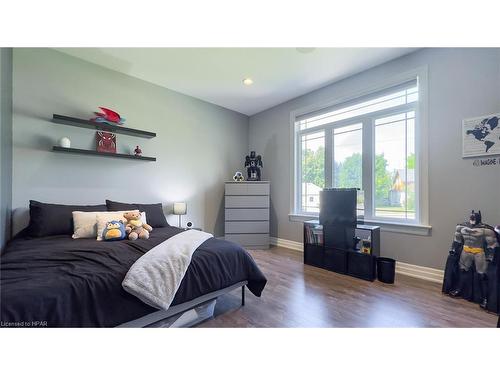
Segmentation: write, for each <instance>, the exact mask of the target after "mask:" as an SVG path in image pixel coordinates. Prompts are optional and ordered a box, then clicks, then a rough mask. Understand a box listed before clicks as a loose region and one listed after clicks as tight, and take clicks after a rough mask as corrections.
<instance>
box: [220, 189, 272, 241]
mask: <svg viewBox="0 0 500 375" xmlns="http://www.w3.org/2000/svg"><path fill="white" fill-rule="evenodd" d="M225 192H226V194H225V238H226V240H228V241H233V242H236V243H239V244H240V245H241V246H243V247H245V248H248V249H268V248H269V194H270V185H269V181H245V182H226V189H225Z"/></svg>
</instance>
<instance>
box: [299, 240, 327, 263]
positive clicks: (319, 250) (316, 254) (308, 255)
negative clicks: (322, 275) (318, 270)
mask: <svg viewBox="0 0 500 375" xmlns="http://www.w3.org/2000/svg"><path fill="white" fill-rule="evenodd" d="M324 253H325V250H324V248H323V246H318V245H306V246H305V247H304V263H305V264H308V265H310V266H315V267H323V266H324Z"/></svg>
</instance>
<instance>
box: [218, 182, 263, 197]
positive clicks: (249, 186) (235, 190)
mask: <svg viewBox="0 0 500 375" xmlns="http://www.w3.org/2000/svg"><path fill="white" fill-rule="evenodd" d="M269 190H270V189H269V183H256V182H255V183H248V182H247V183H245V182H239V183H228V184H226V195H269Z"/></svg>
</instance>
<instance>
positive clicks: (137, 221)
mask: <svg viewBox="0 0 500 375" xmlns="http://www.w3.org/2000/svg"><path fill="white" fill-rule="evenodd" d="M123 217H124V218H125V219H126V220H127V225H126V226H125V230H126V232H127V234H128V239H129V240H132V241H134V240H136V239H137V238H141V239H143V240H147V239H148V238H149V232H151V231H152V230H153V228H152V227H151V225H148V224H146V223H143V222H142V221H141V213H140V212H139V211H135V212H125V213H124V214H123Z"/></svg>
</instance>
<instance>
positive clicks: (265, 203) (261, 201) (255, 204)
mask: <svg viewBox="0 0 500 375" xmlns="http://www.w3.org/2000/svg"><path fill="white" fill-rule="evenodd" d="M268 207H269V196H268V195H249V196H243V195H226V208H268Z"/></svg>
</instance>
